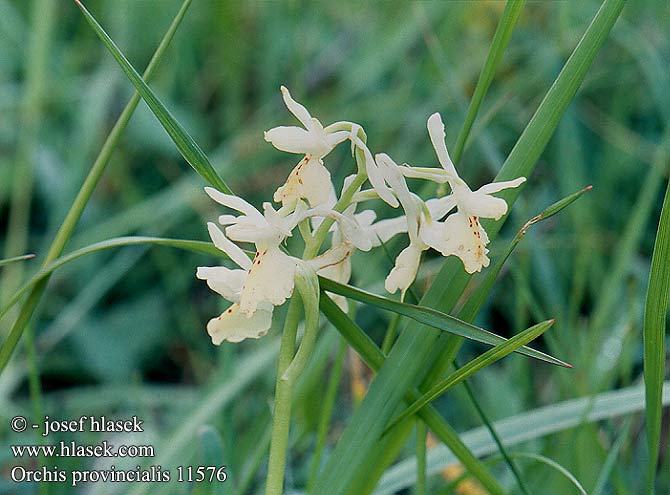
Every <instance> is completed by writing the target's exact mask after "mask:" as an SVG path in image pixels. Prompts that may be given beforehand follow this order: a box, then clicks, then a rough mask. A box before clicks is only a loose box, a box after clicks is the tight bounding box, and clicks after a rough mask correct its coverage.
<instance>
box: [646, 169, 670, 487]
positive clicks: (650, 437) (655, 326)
mask: <svg viewBox="0 0 670 495" xmlns="http://www.w3.org/2000/svg"><path fill="white" fill-rule="evenodd" d="M669 297H670V182H669V183H668V187H667V189H666V191H665V199H664V200H663V208H662V209H661V219H660V221H659V223H658V233H657V234H656V243H655V245H654V254H653V257H652V259H651V273H650V275H649V287H648V289H647V302H646V305H645V311H644V386H645V397H646V407H645V409H646V419H647V446H648V448H649V464H648V473H647V480H648V481H647V493H648V494H651V493H653V491H654V479H655V477H656V464H657V462H658V449H659V446H660V444H661V410H662V406H661V402H662V394H663V376H664V375H665V318H666V315H667V314H668V298H669Z"/></svg>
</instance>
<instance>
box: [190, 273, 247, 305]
mask: <svg viewBox="0 0 670 495" xmlns="http://www.w3.org/2000/svg"><path fill="white" fill-rule="evenodd" d="M195 276H196V277H197V278H199V279H200V280H205V281H206V282H207V285H208V286H209V288H210V289H212V290H213V291H214V292H216V293H218V294H220V295H221V297H223V298H224V299H226V300H228V301H230V302H233V303H235V302H239V301H240V293H241V292H242V287H243V286H244V281H245V279H246V278H247V271H246V270H238V269H236V270H231V269H229V268H226V267H225V266H199V267H198V270H197V271H196V275H195Z"/></svg>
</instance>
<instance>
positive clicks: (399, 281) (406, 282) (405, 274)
mask: <svg viewBox="0 0 670 495" xmlns="http://www.w3.org/2000/svg"><path fill="white" fill-rule="evenodd" d="M421 252H422V250H421V249H420V248H419V247H418V246H417V245H415V244H413V243H410V245H409V246H407V247H406V248H405V249H403V250H402V251H401V252H400V254H399V255H398V257H397V258H396V260H395V266H394V267H393V269H392V270H391V273H389V274H388V276H387V277H386V280H385V281H384V288H385V289H386V290H387V291H388V292H390V293H391V294H393V293H395V292H396V291H397V290H398V289H400V293H401V294H402V295H404V294H405V291H406V290H407V289H408V288H409V286H410V285H412V282H414V279H415V278H416V274H417V272H418V271H419V262H420V261H421Z"/></svg>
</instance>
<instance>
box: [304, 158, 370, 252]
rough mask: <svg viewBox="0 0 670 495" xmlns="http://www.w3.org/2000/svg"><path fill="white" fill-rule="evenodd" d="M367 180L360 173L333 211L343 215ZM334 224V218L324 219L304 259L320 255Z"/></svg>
mask: <svg viewBox="0 0 670 495" xmlns="http://www.w3.org/2000/svg"><path fill="white" fill-rule="evenodd" d="M357 152H358V150H357ZM367 178H368V176H367V175H366V174H365V173H362V172H358V174H357V175H356V177H355V178H354V180H353V181H351V184H349V187H347V188H346V189H345V190H344V192H343V193H342V196H340V199H339V200H338V201H337V203H335V206H333V210H335V211H337V212H340V213H342V212H343V211H344V210H345V209H346V208H347V207H348V206H349V205H350V204H351V200H352V198H353V197H354V194H356V191H357V190H358V188H359V187H361V186H362V185H363V183H364V182H365V181H366V180H367ZM334 222H335V219H333V218H330V217H327V218H324V220H323V222H321V225H319V228H318V229H316V232H314V236H313V242H312V243H311V245H310V246H309V247H308V248H307V249H305V253H304V255H303V259H306V260H308V259H311V258H314V256H316V255H317V254H318V253H319V249H320V248H321V245H322V244H323V241H325V239H326V235H327V234H328V231H329V230H330V227H332V225H333V223H334Z"/></svg>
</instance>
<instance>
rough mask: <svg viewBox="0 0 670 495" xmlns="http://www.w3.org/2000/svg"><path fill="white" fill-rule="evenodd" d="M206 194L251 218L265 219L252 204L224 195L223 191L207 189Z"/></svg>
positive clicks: (236, 197)
mask: <svg viewBox="0 0 670 495" xmlns="http://www.w3.org/2000/svg"><path fill="white" fill-rule="evenodd" d="M205 192H206V193H207V195H208V196H209V197H210V198H212V199H213V200H214V201H216V202H217V203H219V204H221V205H223V206H226V207H228V208H231V209H233V210H237V211H239V212H241V213H244V214H245V215H248V216H250V217H256V218H262V217H263V215H261V213H260V212H259V211H258V210H257V209H256V208H254V207H253V206H252V205H251V204H249V203H247V202H246V201H245V200H243V199H242V198H240V197H239V196H234V195H232V194H224V193H222V192H221V191H217V190H216V189H214V188H213V187H205Z"/></svg>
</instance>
